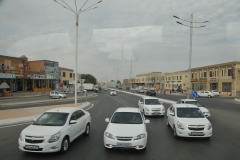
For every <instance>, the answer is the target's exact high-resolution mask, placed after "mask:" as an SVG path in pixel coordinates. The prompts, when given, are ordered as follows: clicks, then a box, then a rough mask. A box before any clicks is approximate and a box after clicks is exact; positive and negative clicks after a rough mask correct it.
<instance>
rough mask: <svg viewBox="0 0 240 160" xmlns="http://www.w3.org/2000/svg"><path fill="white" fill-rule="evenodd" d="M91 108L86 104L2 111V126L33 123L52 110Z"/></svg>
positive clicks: (0, 115)
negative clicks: (35, 119)
mask: <svg viewBox="0 0 240 160" xmlns="http://www.w3.org/2000/svg"><path fill="white" fill-rule="evenodd" d="M90 106H91V104H90V103H89V102H85V103H83V104H82V105H80V104H78V105H77V106H75V105H74V104H61V105H52V106H44V107H32V108H19V109H10V110H1V111H0V126H6V125H12V124H20V123H27V122H31V121H33V119H34V118H37V117H39V116H40V115H41V114H42V113H43V112H45V111H47V110H49V109H52V108H61V107H77V108H82V109H86V108H88V107H90Z"/></svg>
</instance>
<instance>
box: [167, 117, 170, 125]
mask: <svg viewBox="0 0 240 160" xmlns="http://www.w3.org/2000/svg"><path fill="white" fill-rule="evenodd" d="M167 127H170V124H169V122H168V119H167Z"/></svg>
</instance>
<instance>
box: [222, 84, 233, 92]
mask: <svg viewBox="0 0 240 160" xmlns="http://www.w3.org/2000/svg"><path fill="white" fill-rule="evenodd" d="M222 91H223V92H232V83H222Z"/></svg>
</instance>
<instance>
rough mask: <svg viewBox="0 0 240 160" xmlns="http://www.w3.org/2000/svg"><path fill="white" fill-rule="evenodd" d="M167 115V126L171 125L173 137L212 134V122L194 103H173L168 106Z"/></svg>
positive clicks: (206, 136) (205, 136)
mask: <svg viewBox="0 0 240 160" xmlns="http://www.w3.org/2000/svg"><path fill="white" fill-rule="evenodd" d="M167 117H168V118H167V126H168V127H170V126H171V128H172V129H173V131H174V132H173V133H174V134H173V135H174V137H175V138H178V137H197V138H200V137H201V138H210V137H211V136H212V124H211V123H210V122H209V120H208V119H207V118H206V117H205V116H204V115H203V113H202V111H201V110H200V109H199V108H198V107H197V106H196V105H192V104H173V105H171V106H170V107H169V108H168V111H167Z"/></svg>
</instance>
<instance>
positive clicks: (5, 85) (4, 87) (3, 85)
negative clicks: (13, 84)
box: [0, 82, 10, 89]
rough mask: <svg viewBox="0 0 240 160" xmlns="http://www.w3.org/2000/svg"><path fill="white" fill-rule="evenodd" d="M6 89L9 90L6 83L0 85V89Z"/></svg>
mask: <svg viewBox="0 0 240 160" xmlns="http://www.w3.org/2000/svg"><path fill="white" fill-rule="evenodd" d="M6 88H10V86H9V85H8V84H7V83H6V82H3V83H2V84H1V85H0V89H6Z"/></svg>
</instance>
